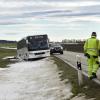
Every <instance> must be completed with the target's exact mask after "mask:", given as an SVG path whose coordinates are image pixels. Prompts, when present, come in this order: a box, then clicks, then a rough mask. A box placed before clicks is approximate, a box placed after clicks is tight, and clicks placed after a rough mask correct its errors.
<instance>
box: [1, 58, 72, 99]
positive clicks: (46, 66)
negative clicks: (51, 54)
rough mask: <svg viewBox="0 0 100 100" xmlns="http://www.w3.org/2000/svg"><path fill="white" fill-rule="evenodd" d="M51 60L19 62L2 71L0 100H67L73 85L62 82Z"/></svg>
mask: <svg viewBox="0 0 100 100" xmlns="http://www.w3.org/2000/svg"><path fill="white" fill-rule="evenodd" d="M58 73H59V71H58V69H57V66H56V65H55V64H54V61H52V60H51V59H50V58H45V59H42V60H38V61H28V62H18V63H15V64H12V65H10V67H9V68H6V69H2V68H1V69H0V100H65V98H67V99H68V98H70V96H72V93H71V85H70V83H68V84H64V82H63V81H60V78H59V74H58Z"/></svg>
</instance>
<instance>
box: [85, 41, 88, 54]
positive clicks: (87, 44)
mask: <svg viewBox="0 0 100 100" xmlns="http://www.w3.org/2000/svg"><path fill="white" fill-rule="evenodd" d="M87 45H88V43H87V40H86V42H85V44H84V53H86V52H87Z"/></svg>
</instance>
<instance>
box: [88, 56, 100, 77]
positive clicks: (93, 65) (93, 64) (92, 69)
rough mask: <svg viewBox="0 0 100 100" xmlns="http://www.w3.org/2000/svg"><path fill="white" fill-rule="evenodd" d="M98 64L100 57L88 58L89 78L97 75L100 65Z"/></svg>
mask: <svg viewBox="0 0 100 100" xmlns="http://www.w3.org/2000/svg"><path fill="white" fill-rule="evenodd" d="M97 62H98V57H97V58H94V57H93V56H90V58H88V77H91V76H92V73H96V72H97V70H98V68H99V64H97Z"/></svg>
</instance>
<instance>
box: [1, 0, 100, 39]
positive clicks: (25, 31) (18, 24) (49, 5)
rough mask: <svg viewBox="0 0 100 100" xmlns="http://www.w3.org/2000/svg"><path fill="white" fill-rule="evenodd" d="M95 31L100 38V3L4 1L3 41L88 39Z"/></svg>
mask: <svg viewBox="0 0 100 100" xmlns="http://www.w3.org/2000/svg"><path fill="white" fill-rule="evenodd" d="M92 31H96V32H97V35H98V38H100V0H0V39H6V40H20V39H21V38H23V37H25V36H27V35H34V34H36V35H37V34H48V36H49V38H50V40H54V41H61V40H62V39H86V38H88V37H89V36H90V34H91V32H92Z"/></svg>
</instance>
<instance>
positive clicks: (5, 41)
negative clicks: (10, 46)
mask: <svg viewBox="0 0 100 100" xmlns="http://www.w3.org/2000/svg"><path fill="white" fill-rule="evenodd" d="M0 43H17V41H8V40H0Z"/></svg>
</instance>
